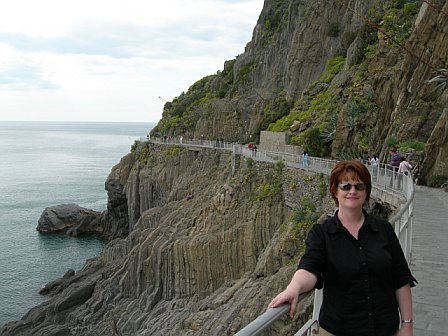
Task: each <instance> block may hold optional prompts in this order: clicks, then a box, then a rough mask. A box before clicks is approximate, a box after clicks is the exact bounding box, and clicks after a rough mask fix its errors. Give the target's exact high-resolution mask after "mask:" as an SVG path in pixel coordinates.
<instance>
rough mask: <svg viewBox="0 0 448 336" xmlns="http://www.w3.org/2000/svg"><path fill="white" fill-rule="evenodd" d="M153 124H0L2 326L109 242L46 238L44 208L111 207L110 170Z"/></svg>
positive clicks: (9, 122) (44, 298) (13, 122)
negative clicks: (41, 221)
mask: <svg viewBox="0 0 448 336" xmlns="http://www.w3.org/2000/svg"><path fill="white" fill-rule="evenodd" d="M154 126H155V123H150V122H148V123H141V122H48V121H0V155H1V160H0V173H1V175H0V176H1V179H2V183H0V229H1V232H2V236H1V237H2V239H1V240H0V269H1V270H2V272H0V325H3V324H5V323H7V322H10V321H14V320H19V319H20V318H21V317H22V316H23V315H24V314H25V313H26V312H27V311H28V310H29V309H31V308H32V307H34V306H36V305H38V304H40V303H42V302H43V301H45V300H46V299H47V298H46V297H45V296H42V295H39V294H38V292H39V289H40V288H41V287H42V286H44V285H45V284H46V283H48V282H50V281H52V280H55V279H57V278H60V277H62V276H63V275H64V273H65V272H66V271H67V270H69V269H74V270H75V271H78V270H80V269H81V268H82V267H83V265H84V263H85V261H86V260H87V259H89V258H92V257H95V256H97V255H98V254H99V253H100V252H101V250H102V249H103V248H104V246H105V244H106V243H107V242H106V241H104V240H102V239H99V238H97V237H77V238H75V237H67V236H65V235H62V234H41V233H39V232H37V230H36V227H37V223H38V220H39V218H40V215H41V214H42V212H43V210H44V209H45V208H46V207H49V206H53V205H58V204H68V203H75V204H78V205H80V206H82V207H85V208H89V209H92V210H97V211H103V210H105V209H106V204H107V193H106V190H105V188H104V183H105V181H106V178H107V176H108V175H109V173H110V171H111V169H112V167H113V166H114V165H116V164H117V163H118V162H119V161H120V159H121V158H122V157H123V156H125V155H126V154H127V153H129V152H130V149H131V146H132V145H133V143H134V142H135V140H138V139H139V138H140V137H145V136H146V134H147V133H148V132H149V131H150V130H151V129H152V128H153V127H154Z"/></svg>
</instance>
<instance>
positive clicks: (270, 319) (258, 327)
mask: <svg viewBox="0 0 448 336" xmlns="http://www.w3.org/2000/svg"><path fill="white" fill-rule="evenodd" d="M300 299H301V298H300V297H299V301H300ZM290 307H291V305H290V304H289V303H284V304H282V305H281V306H279V307H276V308H270V309H268V310H266V311H265V312H264V313H263V314H261V315H260V316H258V317H257V318H256V319H255V320H253V321H252V322H251V323H250V324H248V325H247V326H245V327H244V328H243V329H241V330H240V331H238V332H237V333H236V334H235V336H256V335H259V334H260V333H261V332H263V331H264V330H266V329H267V328H269V327H270V326H271V324H272V323H274V322H275V321H276V320H277V319H279V318H280V317H282V316H283V315H284V314H285V313H287V312H288V311H289V308H290Z"/></svg>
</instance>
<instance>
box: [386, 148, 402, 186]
mask: <svg viewBox="0 0 448 336" xmlns="http://www.w3.org/2000/svg"><path fill="white" fill-rule="evenodd" d="M400 162H401V155H400V154H399V153H398V152H397V147H395V146H392V147H391V149H390V152H389V167H388V168H389V169H390V170H391V176H390V182H389V186H390V187H391V188H392V187H393V185H394V179H395V177H396V175H397V173H398V167H399V166H400Z"/></svg>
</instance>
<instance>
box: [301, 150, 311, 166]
mask: <svg viewBox="0 0 448 336" xmlns="http://www.w3.org/2000/svg"><path fill="white" fill-rule="evenodd" d="M302 159H303V166H304V167H308V166H309V165H310V162H309V156H308V152H307V151H304V152H303V154H302Z"/></svg>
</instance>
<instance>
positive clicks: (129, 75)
mask: <svg viewBox="0 0 448 336" xmlns="http://www.w3.org/2000/svg"><path fill="white" fill-rule="evenodd" d="M262 5H263V0H238V1H237V0H170V1H161V2H149V1H146V0H128V1H126V2H124V1H121V0H107V1H106V0H95V1H90V0H89V1H87V0H77V1H68V2H67V1H64V2H61V1H56V0H40V1H39V2H32V1H29V0H15V1H12V2H9V3H8V5H3V6H2V7H3V8H2V10H1V11H0V89H1V90H0V110H2V115H1V116H0V117H1V118H7V119H14V118H19V117H20V118H23V119H25V118H27V115H32V116H33V119H35V118H36V115H39V114H36V113H37V112H36V111H37V110H38V111H47V112H45V113H44V112H42V113H43V114H42V116H45V118H48V116H49V115H51V114H50V113H49V112H48V111H58V112H57V114H55V117H54V118H56V119H57V120H72V119H73V120H90V119H86V118H93V119H94V120H101V119H102V118H106V120H126V118H127V117H128V116H133V118H135V119H134V120H129V121H157V120H158V119H159V118H160V116H161V113H162V108H163V104H164V102H163V101H161V100H160V99H158V97H159V96H162V97H165V98H166V99H169V100H171V99H172V98H174V97H175V96H177V95H179V94H180V93H181V92H182V91H185V90H186V89H187V88H188V86H189V85H191V84H193V83H194V82H195V81H197V80H198V79H200V78H202V77H204V76H206V75H209V74H213V73H216V71H218V70H221V69H222V67H223V64H224V61H226V60H228V59H232V58H234V57H235V55H238V54H239V53H241V52H243V51H244V46H245V44H246V43H247V42H249V41H250V38H251V33H252V29H253V27H254V26H255V23H256V20H257V17H258V14H259V12H260V11H261V7H262ZM24 8H26V10H24ZM5 89H6V90H5ZM2 91H8V92H9V94H7V92H2ZM12 91H17V92H20V95H15V94H11V92H12ZM50 92H51V94H50ZM39 93H41V95H39ZM111 95H113V97H111ZM18 97H20V99H21V100H22V101H20V102H18V101H16V100H17V99H18ZM68 106H69V107H68ZM118 107H120V108H118ZM85 109H89V110H90V111H89V112H88V113H87V112H86V111H85ZM126 109H132V112H131V111H126ZM3 111H10V112H8V113H9V115H8V116H7V117H4V116H5V115H6V112H5V113H3ZM71 111H72V112H71ZM105 111H108V113H107V114H105ZM111 111H115V113H116V114H114V115H112V114H111ZM55 113H56V112H55ZM92 115H94V117H92ZM136 116H139V117H136ZM83 118H84V119H83Z"/></svg>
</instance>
